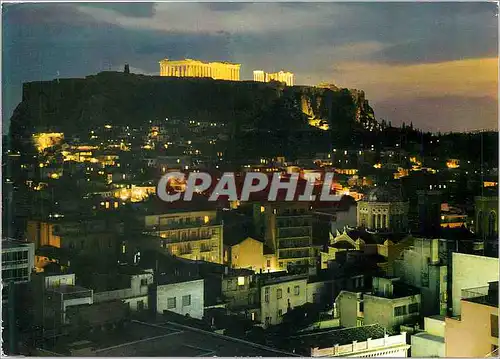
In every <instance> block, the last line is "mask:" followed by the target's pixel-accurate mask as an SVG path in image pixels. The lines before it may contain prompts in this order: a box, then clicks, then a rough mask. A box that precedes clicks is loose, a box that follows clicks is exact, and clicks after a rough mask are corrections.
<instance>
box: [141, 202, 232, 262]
mask: <svg viewBox="0 0 500 359" xmlns="http://www.w3.org/2000/svg"><path fill="white" fill-rule="evenodd" d="M142 218H143V220H144V226H145V231H146V232H147V233H149V234H151V235H156V236H157V237H158V239H157V240H158V246H157V247H158V250H163V251H165V252H166V253H169V254H171V255H175V256H178V257H181V258H186V259H192V260H204V261H207V262H213V263H220V264H222V263H224V257H223V250H224V246H223V226H222V223H220V222H219V221H218V220H217V212H216V211H214V210H208V211H196V210H180V209H164V210H159V211H157V212H156V213H155V214H153V213H147V214H146V215H145V216H144V217H142ZM151 240H154V239H151Z"/></svg>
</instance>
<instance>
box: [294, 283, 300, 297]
mask: <svg viewBox="0 0 500 359" xmlns="http://www.w3.org/2000/svg"><path fill="white" fill-rule="evenodd" d="M293 294H295V295H299V294H300V287H299V286H298V285H296V286H295V287H293Z"/></svg>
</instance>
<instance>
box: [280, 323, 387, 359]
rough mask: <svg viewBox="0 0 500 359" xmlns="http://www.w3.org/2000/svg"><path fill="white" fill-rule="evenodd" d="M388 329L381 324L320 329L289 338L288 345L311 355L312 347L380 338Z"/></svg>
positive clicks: (328, 346) (332, 345)
mask: <svg viewBox="0 0 500 359" xmlns="http://www.w3.org/2000/svg"><path fill="white" fill-rule="evenodd" d="M385 334H386V330H385V329H384V327H382V326H381V325H380V324H372V325H365V326H362V327H352V328H342V329H338V328H337V329H328V330H320V331H314V332H312V333H311V332H309V333H304V334H301V335H294V336H291V337H289V338H288V340H287V341H288V343H287V344H286V345H288V346H290V347H294V348H295V349H296V351H297V352H298V353H302V354H307V355H308V356H309V355H310V351H311V348H319V349H322V348H331V347H334V346H335V345H345V344H350V343H352V342H353V341H357V342H364V341H367V340H368V339H380V338H383V337H384V336H385Z"/></svg>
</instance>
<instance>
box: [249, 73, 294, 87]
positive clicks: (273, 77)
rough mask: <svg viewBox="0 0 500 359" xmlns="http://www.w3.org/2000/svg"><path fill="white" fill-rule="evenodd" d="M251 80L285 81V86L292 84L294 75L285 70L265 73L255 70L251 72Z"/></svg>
mask: <svg viewBox="0 0 500 359" xmlns="http://www.w3.org/2000/svg"><path fill="white" fill-rule="evenodd" d="M253 80H254V81H259V82H270V81H279V82H284V83H286V84H287V86H293V80H294V75H293V73H291V72H287V71H279V72H275V73H267V72H264V71H262V70H255V71H254V72H253Z"/></svg>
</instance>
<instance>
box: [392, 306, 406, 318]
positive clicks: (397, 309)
mask: <svg viewBox="0 0 500 359" xmlns="http://www.w3.org/2000/svg"><path fill="white" fill-rule="evenodd" d="M402 315H406V305H402V306H399V307H395V308H394V316H395V317H400V316H402Z"/></svg>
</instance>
